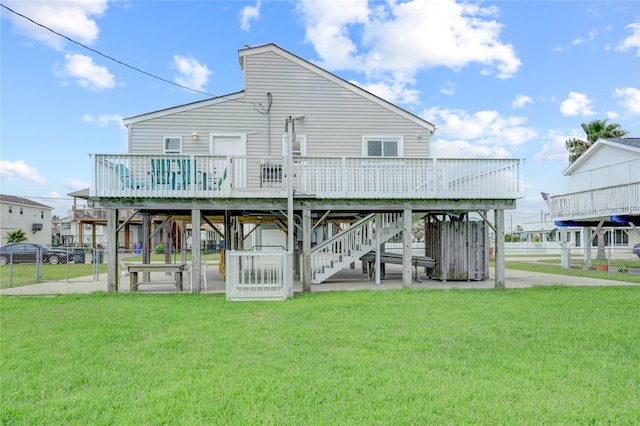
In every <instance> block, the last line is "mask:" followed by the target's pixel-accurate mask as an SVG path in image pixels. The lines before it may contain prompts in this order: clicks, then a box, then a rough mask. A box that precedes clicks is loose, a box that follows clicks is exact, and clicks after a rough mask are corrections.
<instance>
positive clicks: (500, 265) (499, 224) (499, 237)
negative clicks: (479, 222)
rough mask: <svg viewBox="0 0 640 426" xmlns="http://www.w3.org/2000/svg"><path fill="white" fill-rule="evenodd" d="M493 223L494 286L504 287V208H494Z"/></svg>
mask: <svg viewBox="0 0 640 426" xmlns="http://www.w3.org/2000/svg"><path fill="white" fill-rule="evenodd" d="M493 221H494V223H495V227H496V252H495V257H496V266H495V283H496V284H495V287H496V288H504V276H505V272H504V269H505V263H504V210H503V209H498V210H494V220H493Z"/></svg>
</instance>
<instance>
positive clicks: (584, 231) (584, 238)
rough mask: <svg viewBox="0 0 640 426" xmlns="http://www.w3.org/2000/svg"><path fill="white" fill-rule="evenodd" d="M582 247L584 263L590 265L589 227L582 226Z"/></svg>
mask: <svg viewBox="0 0 640 426" xmlns="http://www.w3.org/2000/svg"><path fill="white" fill-rule="evenodd" d="M582 249H583V250H584V264H585V265H588V266H591V227H590V226H585V227H584V228H582Z"/></svg>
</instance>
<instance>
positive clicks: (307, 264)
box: [302, 206, 311, 293]
mask: <svg viewBox="0 0 640 426" xmlns="http://www.w3.org/2000/svg"><path fill="white" fill-rule="evenodd" d="M302 292H303V293H311V209H310V208H309V206H305V207H304V209H303V210H302Z"/></svg>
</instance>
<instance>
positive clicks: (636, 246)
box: [633, 243, 640, 257]
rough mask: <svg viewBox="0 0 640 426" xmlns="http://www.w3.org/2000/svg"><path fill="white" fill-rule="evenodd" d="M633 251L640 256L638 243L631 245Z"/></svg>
mask: <svg viewBox="0 0 640 426" xmlns="http://www.w3.org/2000/svg"><path fill="white" fill-rule="evenodd" d="M633 253H634V254H637V255H638V257H640V243H638V244H636V245H634V246H633Z"/></svg>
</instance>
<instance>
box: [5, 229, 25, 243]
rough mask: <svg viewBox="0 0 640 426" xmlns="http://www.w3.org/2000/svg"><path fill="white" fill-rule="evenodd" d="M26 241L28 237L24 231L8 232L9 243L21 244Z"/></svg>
mask: <svg viewBox="0 0 640 426" xmlns="http://www.w3.org/2000/svg"><path fill="white" fill-rule="evenodd" d="M26 240H27V236H26V235H25V233H24V231H23V230H22V229H18V230H17V231H12V232H7V242H8V243H21V242H23V241H26Z"/></svg>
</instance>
